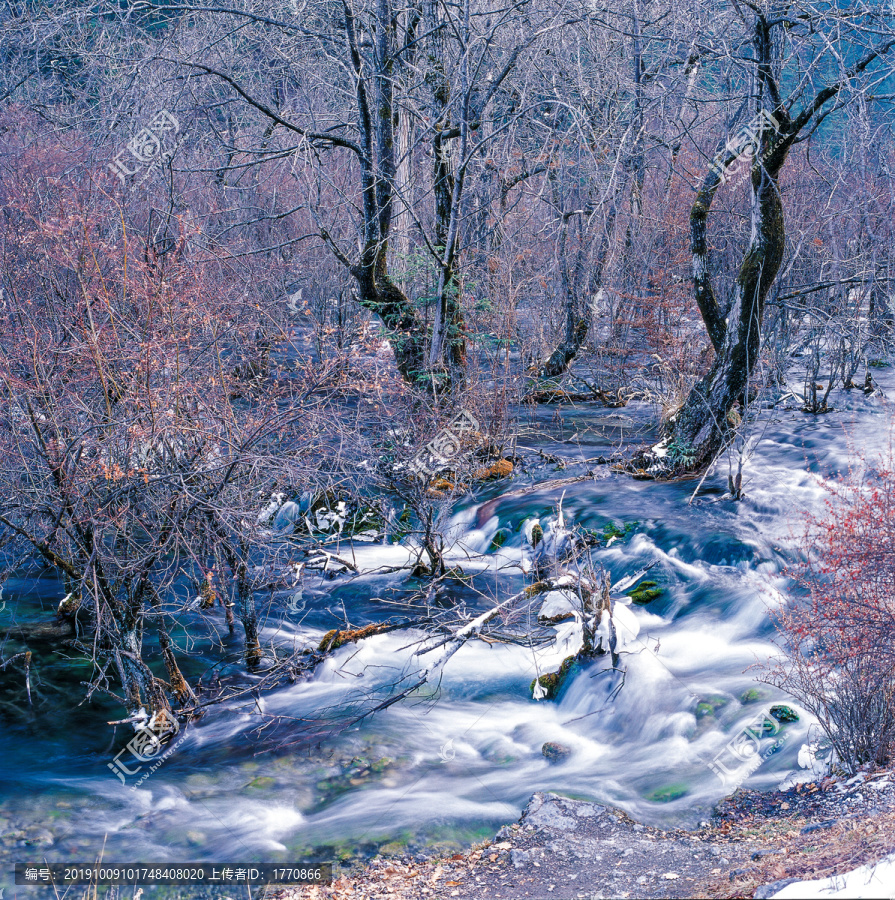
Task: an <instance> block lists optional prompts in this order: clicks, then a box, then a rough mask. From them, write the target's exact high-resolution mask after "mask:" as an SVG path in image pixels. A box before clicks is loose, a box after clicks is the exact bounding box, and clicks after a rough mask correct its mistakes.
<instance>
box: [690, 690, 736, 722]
mask: <svg viewBox="0 0 895 900" xmlns="http://www.w3.org/2000/svg"><path fill="white" fill-rule="evenodd" d="M729 702H730V701H729V700H728V699H727V697H722V696H721V695H720V694H711V695H709V696H708V697H703V698H702V700H700V701H699V703H697V704H696V718H697V719H704V718H706V716H713V715H715V713H716V712H717V711H718V710H719V709H721V708H722V707H725V706H727V704H728V703H729Z"/></svg>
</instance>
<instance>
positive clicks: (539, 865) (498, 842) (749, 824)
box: [266, 770, 895, 900]
mask: <svg viewBox="0 0 895 900" xmlns="http://www.w3.org/2000/svg"><path fill="white" fill-rule="evenodd" d="M893 851H895V773H893V771H892V770H880V771H875V772H872V773H871V772H867V773H862V774H861V775H859V776H857V777H856V778H854V779H848V780H846V779H830V778H827V779H824V780H823V781H821V782H810V783H802V784H798V785H796V786H795V787H793V788H791V789H789V790H786V791H764V792H760V791H752V790H740V791H737V792H736V793H735V794H734V795H733V796H732V797H730V798H727V799H725V800H724V801H722V802H721V803H719V804H718V806H717V807H716V808H715V809H714V811H713V814H712V816H711V818H710V819H709V820H708V821H704V822H701V823H700V825H699V827H698V828H696V829H694V830H689V831H688V830H682V829H672V830H665V831H663V830H661V829H658V828H653V827H650V826H648V825H643V824H640V823H638V822H635V821H634V820H633V819H631V818H630V817H629V816H627V815H626V814H625V813H623V812H621V811H619V810H615V809H612V808H610V807H606V806H602V805H600V804H596V803H590V802H585V801H580V800H573V799H570V798H565V797H560V796H559V795H556V794H549V793H536V794H535V795H534V796H533V797H532V799H531V801H530V802H529V804H528V806H527V807H526V809H525V812H524V813H523V815H522V817H521V818H520V820H519V822H518V823H515V824H513V825H506V826H504V827H503V828H501V829H500V830H499V831H498V832H497V834H496V835H495V836H494V838H493V839H492V840H490V841H485V842H483V843H481V844H479V845H477V846H475V847H472V848H471V849H470V850H468V851H467V852H464V853H457V854H454V855H452V856H449V857H441V858H431V859H414V858H412V857H409V856H403V857H402V856H397V857H393V858H389V859H385V858H377V859H375V860H373V861H372V862H371V863H370V864H369V865H367V866H366V867H364V868H362V869H357V870H353V871H349V872H342V873H338V874H337V877H336V879H335V881H334V882H333V884H332V885H328V886H317V887H308V888H302V889H291V890H280V891H268V893H267V894H266V898H267V900H324V898H326V900H329V898H332V900H343V898H349V897H350V898H358V900H361V898H363V900H368V898H369V900H372V898H380V897H383V898H384V897H388V898H392V900H403V898H407V900H410V898H420V897H426V898H431V900H435V898H439V900H441V898H444V900H481V898H495V900H516V898H532V900H535V898H567V900H584V898H587V900H591V898H594V900H596V898H609V897H637V898H684V897H706V898H719V900H720V898H730V900H732V898H769V897H773V896H774V895H775V894H776V893H777V892H778V891H781V890H783V889H785V888H786V887H787V885H793V888H792V889H796V890H800V891H801V890H802V889H803V886H802V885H800V884H797V882H803V881H807V880H812V879H819V878H826V877H828V876H831V875H842V874H844V873H846V872H849V871H851V870H853V869H855V868H857V867H858V866H862V865H865V864H867V863H876V862H877V861H879V860H882V859H883V858H884V857H886V856H887V854H891V853H892V852H893ZM891 887H892V889H893V890H895V885H892V886H891ZM852 896H853V895H852ZM862 896H863V895H862ZM866 896H877V894H876V893H870V894H867V895H866Z"/></svg>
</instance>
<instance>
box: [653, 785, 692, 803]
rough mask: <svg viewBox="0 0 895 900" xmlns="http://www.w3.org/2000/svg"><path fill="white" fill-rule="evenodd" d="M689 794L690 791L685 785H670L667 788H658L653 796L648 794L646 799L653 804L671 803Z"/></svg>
mask: <svg viewBox="0 0 895 900" xmlns="http://www.w3.org/2000/svg"><path fill="white" fill-rule="evenodd" d="M688 793H689V791H688V789H687V785H685V784H669V785H666V786H665V787H660V788H657V789H656V790H654V791H653V792H652V793H651V794H648V795H647V797H646V799H647V800H651V801H652V802H653V803H671V801H672V800H678V799H680V798H681V797H686V795H687V794H688Z"/></svg>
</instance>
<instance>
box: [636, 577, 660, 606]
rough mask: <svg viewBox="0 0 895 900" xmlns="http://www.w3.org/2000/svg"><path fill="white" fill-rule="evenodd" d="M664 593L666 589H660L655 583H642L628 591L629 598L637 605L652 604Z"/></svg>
mask: <svg viewBox="0 0 895 900" xmlns="http://www.w3.org/2000/svg"><path fill="white" fill-rule="evenodd" d="M664 593H665V590H664V588H660V587H659V586H658V585H657V583H656V582H655V581H641V582H640V584H638V585H637V587H634V588H632V589H631V590H630V591H628V596H629V597H630V598H631V599H632V600H633V601H634V602H635V603H650V602H652V601H653V600H655V599H656V597H661V596H662V594H664Z"/></svg>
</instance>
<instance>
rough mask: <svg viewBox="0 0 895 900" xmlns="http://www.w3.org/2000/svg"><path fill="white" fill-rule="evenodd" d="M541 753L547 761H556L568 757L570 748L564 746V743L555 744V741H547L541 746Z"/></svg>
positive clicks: (570, 753) (561, 760) (570, 751)
mask: <svg viewBox="0 0 895 900" xmlns="http://www.w3.org/2000/svg"><path fill="white" fill-rule="evenodd" d="M541 753H543V755H544V756H545V757H546V759H547V761H548V762H553V763H558V762H563V760H566V759H568V758H569V757H570V756H571V755H572V748H571V747H566V746H565V744H557V743H556V741H547V743H546V744H544V746H543V747H541Z"/></svg>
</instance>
